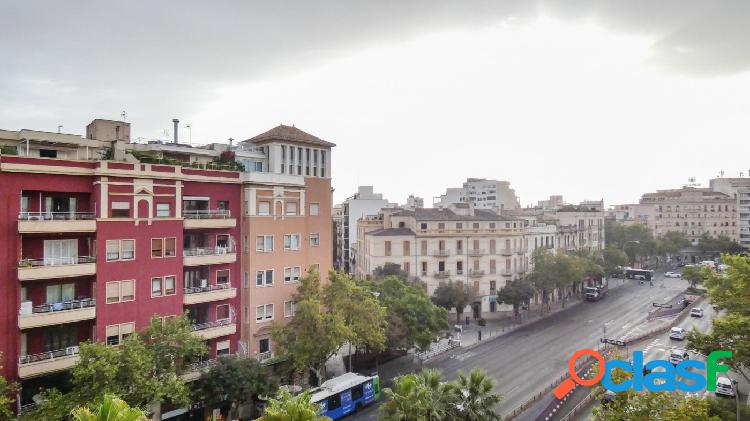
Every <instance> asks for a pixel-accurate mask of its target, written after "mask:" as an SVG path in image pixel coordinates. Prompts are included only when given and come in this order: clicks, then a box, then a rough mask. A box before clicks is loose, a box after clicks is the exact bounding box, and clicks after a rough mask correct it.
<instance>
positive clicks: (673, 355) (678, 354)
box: [669, 348, 690, 365]
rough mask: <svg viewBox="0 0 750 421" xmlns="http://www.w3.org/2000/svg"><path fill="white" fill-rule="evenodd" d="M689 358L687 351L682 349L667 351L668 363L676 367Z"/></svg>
mask: <svg viewBox="0 0 750 421" xmlns="http://www.w3.org/2000/svg"><path fill="white" fill-rule="evenodd" d="M689 358H690V355H688V353H687V351H685V350H684V349H682V348H672V350H671V351H669V362H670V363H672V364H674V365H677V364H679V363H681V362H683V361H685V360H687V359H689Z"/></svg>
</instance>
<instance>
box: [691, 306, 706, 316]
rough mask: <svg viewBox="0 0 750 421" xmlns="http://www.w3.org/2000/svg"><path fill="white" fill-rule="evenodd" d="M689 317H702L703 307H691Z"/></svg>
mask: <svg viewBox="0 0 750 421" xmlns="http://www.w3.org/2000/svg"><path fill="white" fill-rule="evenodd" d="M690 317H703V309H702V308H700V307H693V309H692V310H690Z"/></svg>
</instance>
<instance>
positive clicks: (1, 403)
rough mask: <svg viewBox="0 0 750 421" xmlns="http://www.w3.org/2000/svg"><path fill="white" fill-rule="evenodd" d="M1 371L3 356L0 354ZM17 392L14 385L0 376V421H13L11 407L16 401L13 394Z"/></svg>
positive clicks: (16, 387)
mask: <svg viewBox="0 0 750 421" xmlns="http://www.w3.org/2000/svg"><path fill="white" fill-rule="evenodd" d="M2 371H3V354H2V353H0V372H2ZM17 391H18V385H17V384H16V383H12V382H9V381H8V380H7V379H6V378H5V377H3V376H0V421H5V420H10V419H13V411H11V406H12V405H13V403H14V402H15V401H16V399H15V396H14V395H15V394H16V392H17Z"/></svg>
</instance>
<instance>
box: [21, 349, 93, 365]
mask: <svg viewBox="0 0 750 421" xmlns="http://www.w3.org/2000/svg"><path fill="white" fill-rule="evenodd" d="M71 355H78V346H69V347H67V348H64V349H58V350H55V351H47V352H42V353H39V354H30V355H22V356H20V357H18V364H21V365H24V364H32V363H37V362H40V361H49V360H54V359H56V358H63V357H70V356H71Z"/></svg>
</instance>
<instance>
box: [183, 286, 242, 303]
mask: <svg viewBox="0 0 750 421" xmlns="http://www.w3.org/2000/svg"><path fill="white" fill-rule="evenodd" d="M236 296H237V289H236V288H232V286H231V285H230V284H218V285H207V286H204V287H192V288H185V290H184V295H183V297H182V303H183V304H185V305H191V304H200V303H207V302H209V301H220V300H227V299H229V298H234V297H236Z"/></svg>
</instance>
